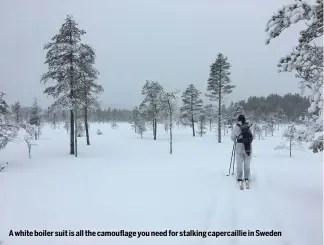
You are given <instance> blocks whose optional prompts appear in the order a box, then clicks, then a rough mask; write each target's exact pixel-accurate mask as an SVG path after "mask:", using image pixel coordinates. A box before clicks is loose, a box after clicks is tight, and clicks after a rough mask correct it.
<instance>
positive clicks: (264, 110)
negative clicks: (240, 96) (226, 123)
mask: <svg viewBox="0 0 324 245" xmlns="http://www.w3.org/2000/svg"><path fill="white" fill-rule="evenodd" d="M236 105H240V106H242V107H243V108H244V111H245V114H247V115H248V114H254V115H255V118H256V119H258V120H265V119H266V118H267V117H268V116H269V115H270V114H271V113H276V112H277V111H278V110H282V111H283V113H284V115H285V116H286V118H287V119H288V120H296V119H298V118H300V117H304V116H305V115H307V114H308V112H307V109H308V108H309V106H310V102H309V100H308V99H307V97H302V96H301V95H300V94H291V93H288V94H285V95H284V96H280V95H278V94H270V95H269V96H267V97H264V96H261V97H258V96H250V97H249V98H248V99H247V100H241V101H238V102H236V103H234V102H232V103H231V105H230V106H229V108H224V109H225V110H226V111H227V112H228V113H230V112H231V111H232V110H233V108H235V107H236Z"/></svg>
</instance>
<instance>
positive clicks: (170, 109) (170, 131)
mask: <svg viewBox="0 0 324 245" xmlns="http://www.w3.org/2000/svg"><path fill="white" fill-rule="evenodd" d="M170 154H172V109H171V108H170Z"/></svg>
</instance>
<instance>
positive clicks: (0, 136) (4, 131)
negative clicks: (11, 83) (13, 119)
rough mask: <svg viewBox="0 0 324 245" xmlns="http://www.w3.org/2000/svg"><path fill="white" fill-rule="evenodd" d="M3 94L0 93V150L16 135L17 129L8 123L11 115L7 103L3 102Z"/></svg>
mask: <svg viewBox="0 0 324 245" xmlns="http://www.w3.org/2000/svg"><path fill="white" fill-rule="evenodd" d="M4 95H5V93H3V92H0V150H1V149H3V148H5V147H6V145H7V144H8V143H9V142H10V141H11V140H12V139H13V138H14V137H15V136H16V135H17V132H18V127H17V125H14V124H12V123H10V121H9V118H8V117H9V115H10V113H11V111H10V108H9V106H8V104H7V102H6V101H5V100H4V98H3V97H4Z"/></svg>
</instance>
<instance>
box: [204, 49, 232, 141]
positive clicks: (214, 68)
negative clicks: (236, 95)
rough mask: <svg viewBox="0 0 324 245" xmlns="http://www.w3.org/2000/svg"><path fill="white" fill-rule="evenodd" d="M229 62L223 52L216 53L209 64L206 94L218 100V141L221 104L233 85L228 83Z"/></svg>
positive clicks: (229, 81)
mask: <svg viewBox="0 0 324 245" xmlns="http://www.w3.org/2000/svg"><path fill="white" fill-rule="evenodd" d="M230 68H231V65H230V63H229V62H228V61H227V57H225V56H224V55H223V54H221V53H220V54H218V55H217V59H216V61H215V62H214V63H213V64H212V65H211V66H210V73H209V78H208V83H207V91H208V92H209V94H206V96H207V97H209V99H210V100H211V101H218V143H221V142H222V133H221V120H222V118H221V117H222V110H221V109H222V105H223V103H224V99H225V95H227V94H230V93H232V91H233V88H235V85H230V83H231V80H230V77H229V75H230V72H229V69H230Z"/></svg>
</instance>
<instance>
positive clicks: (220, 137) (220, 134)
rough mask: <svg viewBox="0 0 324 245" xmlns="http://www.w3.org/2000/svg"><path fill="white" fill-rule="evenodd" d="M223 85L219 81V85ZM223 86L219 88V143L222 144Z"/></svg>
mask: <svg viewBox="0 0 324 245" xmlns="http://www.w3.org/2000/svg"><path fill="white" fill-rule="evenodd" d="M220 83H221V81H219V84H220ZM221 95H222V93H221V86H219V92H218V96H219V99H218V143H222V131H221V126H222V125H221V114H222V111H221V109H222V108H221V106H222V98H221Z"/></svg>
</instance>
